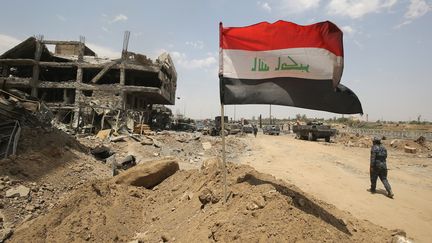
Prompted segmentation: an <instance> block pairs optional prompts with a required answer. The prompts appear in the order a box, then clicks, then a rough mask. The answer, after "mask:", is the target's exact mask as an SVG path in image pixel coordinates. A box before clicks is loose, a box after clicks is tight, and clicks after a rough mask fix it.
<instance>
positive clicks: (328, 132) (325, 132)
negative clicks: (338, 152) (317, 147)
mask: <svg viewBox="0 0 432 243" xmlns="http://www.w3.org/2000/svg"><path fill="white" fill-rule="evenodd" d="M293 132H294V133H295V134H297V137H298V138H300V139H304V140H306V139H307V140H309V141H316V140H317V139H319V138H324V139H325V141H326V142H330V137H332V136H334V135H335V134H336V132H337V130H336V129H332V128H331V127H330V126H329V125H323V123H322V122H308V123H307V125H295V126H293Z"/></svg>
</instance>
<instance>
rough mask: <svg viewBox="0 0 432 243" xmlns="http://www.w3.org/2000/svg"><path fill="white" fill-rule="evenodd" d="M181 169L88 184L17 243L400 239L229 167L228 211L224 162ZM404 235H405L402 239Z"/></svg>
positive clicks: (18, 235) (26, 228)
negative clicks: (142, 179) (134, 182)
mask: <svg viewBox="0 0 432 243" xmlns="http://www.w3.org/2000/svg"><path fill="white" fill-rule="evenodd" d="M205 164H206V166H204V167H203V168H202V169H201V170H198V169H196V170H188V171H184V170H180V171H177V172H176V173H175V174H173V175H172V176H170V177H169V178H167V179H165V180H164V181H163V182H161V183H160V184H158V185H156V186H153V187H151V188H149V189H146V188H145V187H139V186H131V185H128V184H117V183H115V179H116V178H115V177H114V178H112V179H107V180H100V181H94V182H89V183H85V184H84V185H82V186H81V187H80V188H79V189H78V190H77V191H76V192H75V193H73V194H72V195H71V196H70V197H69V198H67V199H65V200H63V201H62V202H60V203H59V204H58V205H55V206H54V207H53V209H52V210H50V211H49V212H48V213H46V214H45V215H43V216H40V217H38V218H36V219H34V220H31V221H28V222H26V223H25V224H23V225H21V226H20V228H19V229H17V230H16V231H15V232H14V234H13V235H12V236H11V238H10V242H30V241H32V242H81V241H92V242H114V241H115V242H128V241H133V240H134V241H135V242H169V241H177V242H204V241H205V242H208V241H210V242H216V241H222V242H231V241H236V242H245V241H246V242H251V241H260V242H268V241H270V242H293V241H315V242H316V241H319V242H325V241H342V242H347V241H351V242H352V241H355V242H389V241H391V240H392V238H393V237H401V236H400V234H398V235H395V236H392V232H390V231H388V230H386V229H384V228H381V227H379V226H376V225H373V224H371V223H370V222H368V221H360V220H357V219H355V218H353V217H352V216H351V215H350V214H348V213H346V212H342V211H339V210H337V209H335V208H334V207H333V206H331V205H328V204H325V203H322V202H320V201H318V200H315V199H314V198H311V197H310V196H309V195H307V194H305V193H303V192H301V191H300V190H299V189H298V188H296V187H294V186H292V185H287V184H286V183H284V182H282V181H280V180H276V179H275V178H274V177H271V176H268V175H264V174H260V173H258V172H256V171H254V170H253V169H252V168H251V167H249V166H244V165H241V166H240V165H234V164H231V163H230V164H229V166H228V178H227V179H228V200H227V203H226V204H224V199H223V186H222V180H223V176H222V171H221V169H220V166H219V165H218V164H219V162H218V161H217V160H213V161H210V162H207V163H205ZM402 233H403V232H402Z"/></svg>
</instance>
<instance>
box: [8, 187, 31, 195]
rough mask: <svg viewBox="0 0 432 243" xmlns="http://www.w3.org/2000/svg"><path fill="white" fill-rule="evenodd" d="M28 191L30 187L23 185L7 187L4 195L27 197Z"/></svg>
mask: <svg viewBox="0 0 432 243" xmlns="http://www.w3.org/2000/svg"><path fill="white" fill-rule="evenodd" d="M29 193H30V188H28V187H25V186H23V185H21V186H18V187H15V188H12V189H9V190H7V191H6V197H17V196H19V197H27V196H28V195H29Z"/></svg>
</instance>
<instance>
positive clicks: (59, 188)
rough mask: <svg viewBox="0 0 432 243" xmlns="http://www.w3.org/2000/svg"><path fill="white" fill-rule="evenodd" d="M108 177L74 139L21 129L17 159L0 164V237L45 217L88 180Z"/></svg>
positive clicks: (48, 130) (52, 131)
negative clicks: (43, 215) (22, 225)
mask: <svg viewBox="0 0 432 243" xmlns="http://www.w3.org/2000/svg"><path fill="white" fill-rule="evenodd" d="M110 176H111V170H110V168H108V167H107V166H105V165H103V164H101V163H100V162H99V161H97V160H96V159H94V158H93V157H92V156H91V155H89V154H88V149H87V148H86V147H85V146H83V145H81V144H79V143H78V142H77V141H76V140H75V138H74V137H72V136H69V135H67V134H65V133H63V132H61V131H59V130H57V129H53V128H35V127H32V128H30V127H27V126H26V127H23V128H22V134H21V138H20V143H19V145H18V152H17V155H14V156H9V157H8V158H7V159H2V160H0V192H1V193H0V217H1V219H0V236H1V237H6V236H7V235H8V234H6V233H8V232H13V231H14V230H15V228H16V226H18V225H20V224H22V223H23V222H26V221H29V220H31V219H33V218H36V217H38V216H40V215H42V214H44V213H46V212H47V211H49V210H50V209H52V208H53V207H54V206H55V205H56V204H57V203H58V202H59V200H61V199H62V198H65V197H67V195H68V194H69V193H70V192H72V191H74V190H76V189H77V188H78V187H79V186H80V185H82V184H84V183H86V182H88V181H89V180H94V179H97V178H105V177H110ZM1 237H0V242H1V240H2V238H1Z"/></svg>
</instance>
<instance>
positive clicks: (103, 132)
mask: <svg viewBox="0 0 432 243" xmlns="http://www.w3.org/2000/svg"><path fill="white" fill-rule="evenodd" d="M110 134H111V129H105V130H100V131H99V132H98V134H97V135H96V137H97V138H99V139H101V140H105V139H107V138H108V137H109V135H110Z"/></svg>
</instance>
